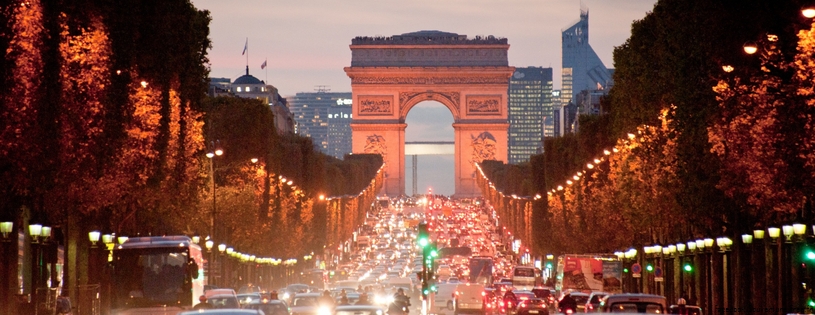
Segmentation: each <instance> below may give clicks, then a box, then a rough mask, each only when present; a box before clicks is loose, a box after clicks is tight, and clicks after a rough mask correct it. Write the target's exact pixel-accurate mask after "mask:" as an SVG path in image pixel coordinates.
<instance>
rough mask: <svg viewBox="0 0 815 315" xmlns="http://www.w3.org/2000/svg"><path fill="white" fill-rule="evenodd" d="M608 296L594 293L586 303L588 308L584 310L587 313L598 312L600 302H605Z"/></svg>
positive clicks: (603, 293)
mask: <svg viewBox="0 0 815 315" xmlns="http://www.w3.org/2000/svg"><path fill="white" fill-rule="evenodd" d="M606 295H608V293H606V292H592V293H591V294H589V301H588V302H586V306H585V308H584V309H583V310H584V311H585V312H586V313H592V312H597V311H598V310H599V309H600V302H602V301H603V298H604V297H606Z"/></svg>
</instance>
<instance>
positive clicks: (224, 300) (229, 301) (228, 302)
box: [207, 296, 240, 308]
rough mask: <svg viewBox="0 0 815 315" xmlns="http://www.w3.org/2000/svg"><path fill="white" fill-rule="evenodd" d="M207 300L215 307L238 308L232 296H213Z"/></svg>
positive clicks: (236, 301)
mask: <svg viewBox="0 0 815 315" xmlns="http://www.w3.org/2000/svg"><path fill="white" fill-rule="evenodd" d="M207 302H209V304H212V306H213V307H215V308H240V305H238V300H237V299H235V297H233V296H213V297H210V298H209V299H207Z"/></svg>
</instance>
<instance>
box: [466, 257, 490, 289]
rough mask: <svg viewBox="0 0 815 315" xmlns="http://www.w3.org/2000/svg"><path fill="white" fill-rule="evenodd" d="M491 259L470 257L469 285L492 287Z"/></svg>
mask: <svg viewBox="0 0 815 315" xmlns="http://www.w3.org/2000/svg"><path fill="white" fill-rule="evenodd" d="M492 267H493V261H492V257H488V256H473V257H470V283H478V284H483V285H492V282H493V279H492Z"/></svg>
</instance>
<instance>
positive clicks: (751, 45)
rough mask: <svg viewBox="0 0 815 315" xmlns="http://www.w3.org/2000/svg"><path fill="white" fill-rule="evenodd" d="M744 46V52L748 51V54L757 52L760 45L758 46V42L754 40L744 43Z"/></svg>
mask: <svg viewBox="0 0 815 315" xmlns="http://www.w3.org/2000/svg"><path fill="white" fill-rule="evenodd" d="M742 48H743V49H744V52H745V53H747V54H748V55H752V54H755V53H756V52H757V51H758V46H756V43H755V42H752V41H749V42H746V43H744V46H742Z"/></svg>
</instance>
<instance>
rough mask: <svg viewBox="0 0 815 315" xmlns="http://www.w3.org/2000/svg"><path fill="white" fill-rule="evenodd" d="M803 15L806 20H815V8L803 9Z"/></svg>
mask: <svg viewBox="0 0 815 315" xmlns="http://www.w3.org/2000/svg"><path fill="white" fill-rule="evenodd" d="M801 14H802V15H803V16H804V17H805V18H808V19H811V18H814V17H815V8H813V7H807V8H803V9H801Z"/></svg>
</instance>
